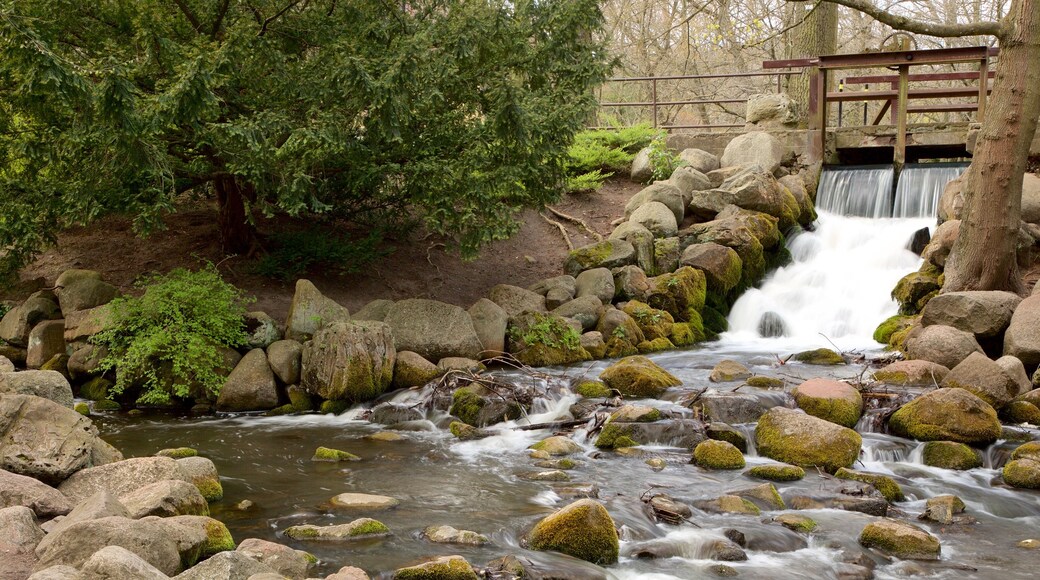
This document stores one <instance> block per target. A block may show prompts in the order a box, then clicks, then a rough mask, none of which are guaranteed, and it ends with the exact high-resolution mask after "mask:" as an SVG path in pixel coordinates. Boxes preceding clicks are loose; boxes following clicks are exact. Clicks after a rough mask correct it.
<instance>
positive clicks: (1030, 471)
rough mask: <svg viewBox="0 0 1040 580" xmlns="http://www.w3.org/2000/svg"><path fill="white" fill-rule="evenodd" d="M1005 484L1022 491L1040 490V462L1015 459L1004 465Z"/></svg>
mask: <svg viewBox="0 0 1040 580" xmlns="http://www.w3.org/2000/svg"><path fill="white" fill-rule="evenodd" d="M1002 473H1003V475H1004V483H1006V484H1008V485H1010V486H1012V487H1018V488H1021V489H1040V460H1034V459H1014V460H1012V461H1008V462H1007V464H1005V465H1004V470H1003V472H1002Z"/></svg>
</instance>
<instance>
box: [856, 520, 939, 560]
mask: <svg viewBox="0 0 1040 580" xmlns="http://www.w3.org/2000/svg"><path fill="white" fill-rule="evenodd" d="M859 543H860V545H862V546H864V547H866V548H875V549H877V550H881V551H882V552H885V553H886V554H888V555H890V556H895V557H896V558H902V559H905V560H938V559H939V554H940V546H939V539H938V538H936V537H935V536H933V535H931V534H929V533H928V532H926V531H924V530H923V529H921V528H919V527H917V526H914V525H911V524H908V523H906V522H900V521H897V520H892V519H889V518H884V519H881V520H877V521H874V522H871V523H869V524H867V526H866V527H865V528H863V532H862V533H860V535H859Z"/></svg>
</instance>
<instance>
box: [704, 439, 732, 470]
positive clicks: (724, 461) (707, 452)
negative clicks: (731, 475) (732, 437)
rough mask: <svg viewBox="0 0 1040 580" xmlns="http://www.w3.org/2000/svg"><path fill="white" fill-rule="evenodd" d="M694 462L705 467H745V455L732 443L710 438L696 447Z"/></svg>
mask: <svg viewBox="0 0 1040 580" xmlns="http://www.w3.org/2000/svg"><path fill="white" fill-rule="evenodd" d="M693 463H696V464H697V465H698V466H699V467H703V468H705V469H743V468H744V455H743V454H742V453H741V452H740V449H737V447H736V446H735V445H733V444H732V443H729V442H726V441H716V440H714V439H709V440H707V441H702V442H700V443H698V444H697V447H695V448H694V450H693Z"/></svg>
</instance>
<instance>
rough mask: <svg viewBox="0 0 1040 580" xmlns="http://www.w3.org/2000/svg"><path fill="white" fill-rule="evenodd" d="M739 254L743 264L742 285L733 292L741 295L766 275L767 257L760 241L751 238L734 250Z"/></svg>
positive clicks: (738, 285)
mask: <svg viewBox="0 0 1040 580" xmlns="http://www.w3.org/2000/svg"><path fill="white" fill-rule="evenodd" d="M734 249H735V250H736V251H737V254H738V255H740V261H741V262H742V263H743V268H742V269H741V273H740V274H741V275H740V283H739V284H737V286H736V287H734V289H733V290H731V292H732V293H734V294H739V293H740V292H741V291H742V290H743V289H745V288H751V287H752V286H754V285H755V284H758V282H759V281H761V280H762V278H763V277H764V276H765V274H766V255H765V249H764V248H763V247H762V242H760V241H758V239H757V238H754V237H752V238H750V239H749V240H747V242H746V243H743V244H741V245H740V246H738V247H736V248H734Z"/></svg>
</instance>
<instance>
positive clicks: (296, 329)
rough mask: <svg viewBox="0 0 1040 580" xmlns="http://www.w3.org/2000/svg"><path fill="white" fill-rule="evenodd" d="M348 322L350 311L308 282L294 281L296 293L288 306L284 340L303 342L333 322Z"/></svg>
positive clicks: (302, 280)
mask: <svg viewBox="0 0 1040 580" xmlns="http://www.w3.org/2000/svg"><path fill="white" fill-rule="evenodd" d="M347 320H350V311H349V310H347V309H346V307H344V306H340V305H339V304H337V303H336V301H335V300H333V299H331V298H328V297H326V296H325V295H324V294H322V293H321V292H320V291H319V290H318V289H317V288H316V287H315V286H314V284H312V283H311V282H310V280H304V279H302V278H301V279H299V280H297V281H296V292H295V293H294V294H293V298H292V302H291V303H290V304H289V316H288V317H287V318H286V321H285V338H287V339H290V340H297V341H299V342H304V341H307V340H310V338H311V337H312V336H314V333H315V332H318V330H319V329H321V328H323V327H325V326H327V325H329V324H332V323H333V322H344V321H347Z"/></svg>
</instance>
